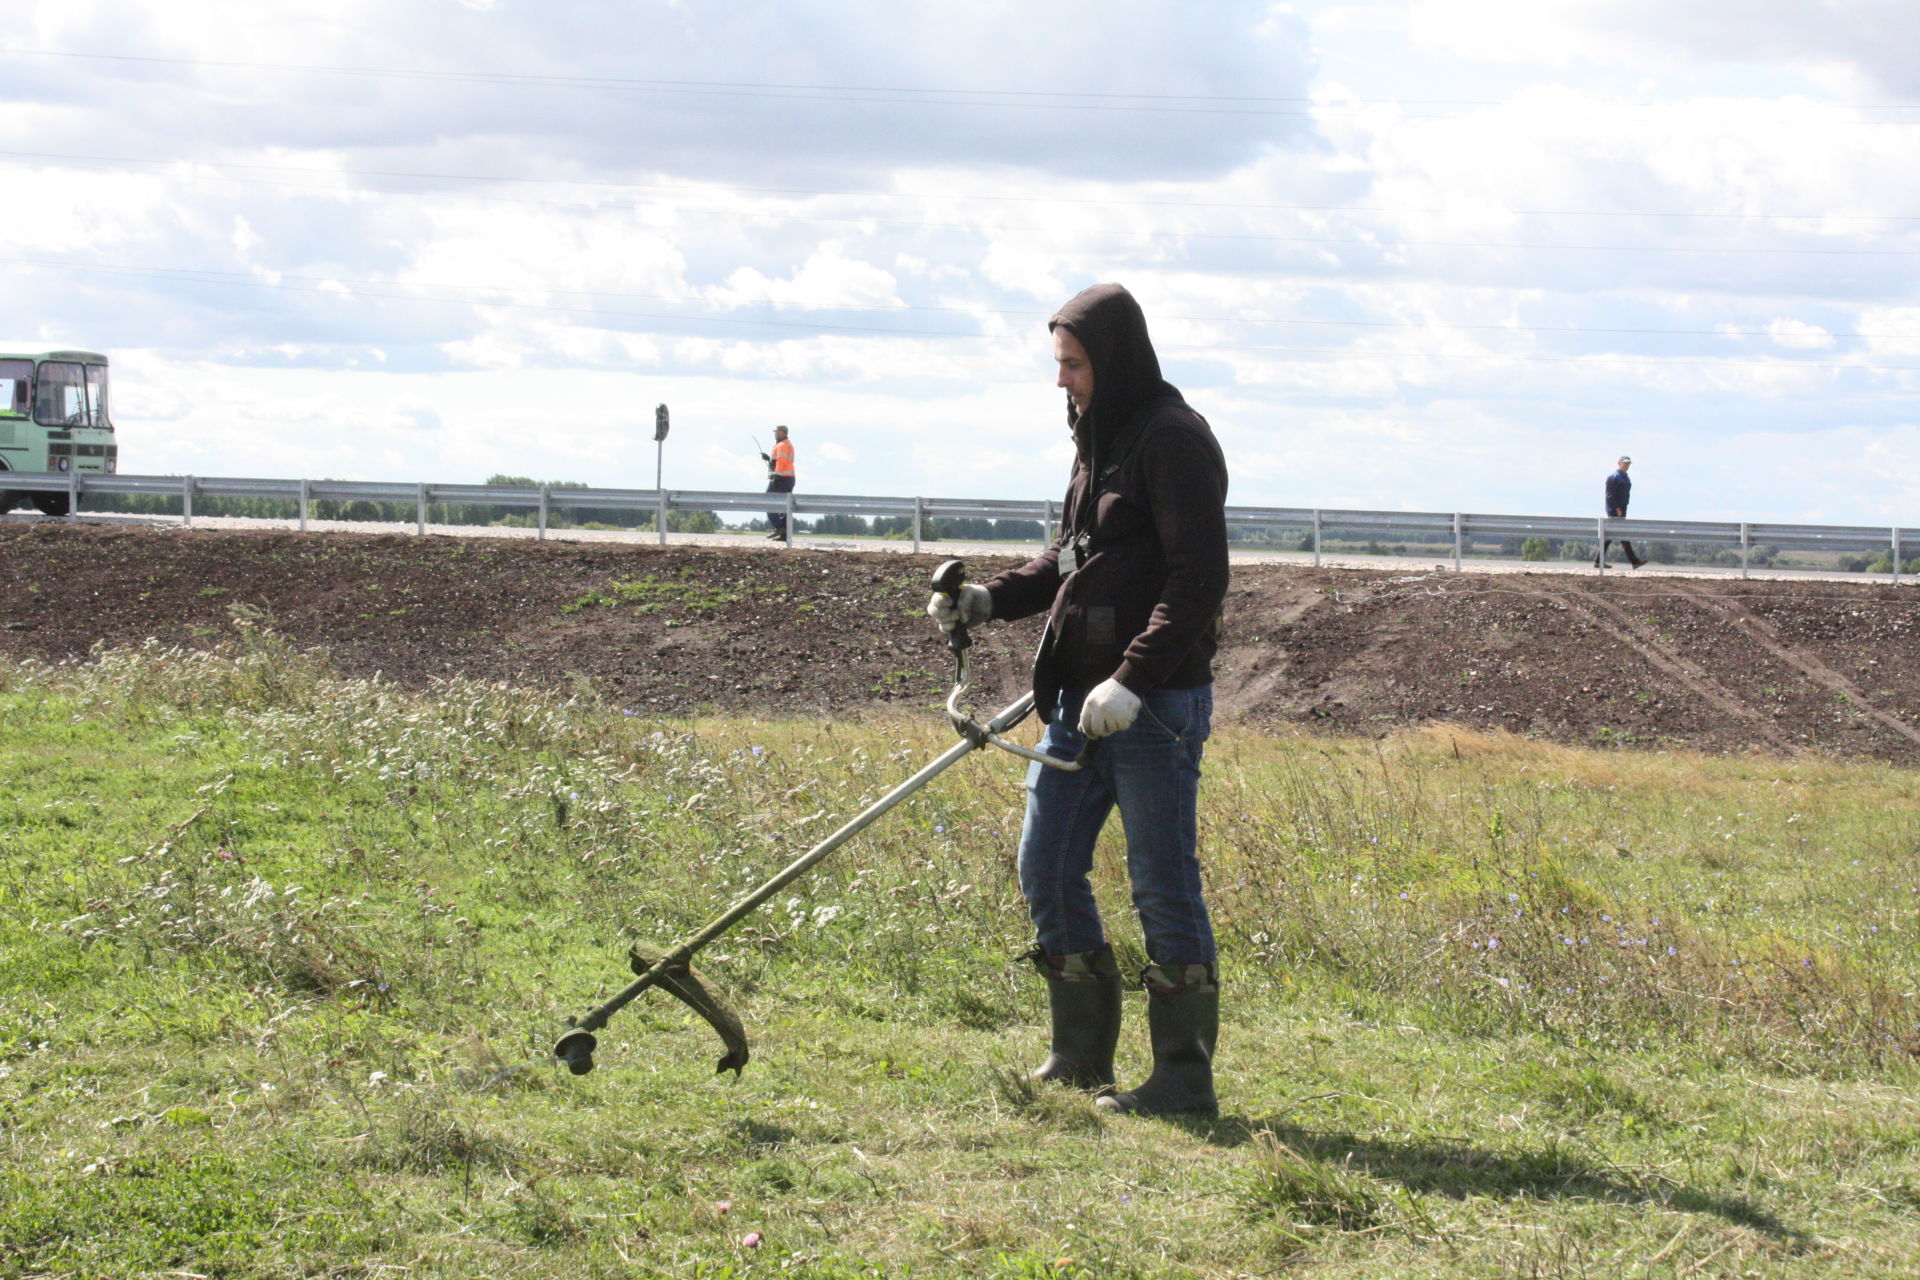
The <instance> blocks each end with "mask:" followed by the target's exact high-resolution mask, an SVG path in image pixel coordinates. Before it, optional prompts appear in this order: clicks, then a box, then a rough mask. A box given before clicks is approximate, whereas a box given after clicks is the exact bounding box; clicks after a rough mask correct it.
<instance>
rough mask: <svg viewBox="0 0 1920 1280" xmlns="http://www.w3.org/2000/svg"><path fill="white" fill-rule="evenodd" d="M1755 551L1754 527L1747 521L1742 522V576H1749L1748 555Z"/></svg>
mask: <svg viewBox="0 0 1920 1280" xmlns="http://www.w3.org/2000/svg"><path fill="white" fill-rule="evenodd" d="M1752 551H1753V528H1752V526H1751V525H1749V524H1748V523H1747V522H1746V521H1744V520H1742V521H1741V522H1740V576H1741V578H1743V579H1744V578H1745V577H1746V576H1747V556H1748V555H1749V554H1750V553H1751V552H1752Z"/></svg>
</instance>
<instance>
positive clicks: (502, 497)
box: [0, 471, 1920, 583]
mask: <svg viewBox="0 0 1920 1280" xmlns="http://www.w3.org/2000/svg"><path fill="white" fill-rule="evenodd" d="M0 475H3V476H4V479H0V489H6V490H12V491H14V492H20V493H62V494H66V495H67V498H68V503H69V507H68V509H69V510H72V511H78V510H79V509H80V507H81V505H82V501H83V499H84V498H86V496H87V495H89V494H101V495H106V494H131V495H152V496H161V497H177V498H179V499H180V511H181V519H182V521H183V522H184V523H186V524H188V525H191V524H192V523H193V504H194V499H195V498H277V499H280V500H282V501H287V502H292V503H295V504H296V505H297V508H298V511H299V521H300V527H301V528H302V529H304V528H306V527H307V520H308V517H309V513H310V512H311V510H312V505H313V503H314V502H316V501H320V500H323V499H328V500H333V501H340V502H354V501H365V502H403V503H410V504H412V505H413V507H414V513H415V521H414V527H415V529H416V530H417V531H418V532H421V533H425V532H426V527H427V508H428V506H430V505H434V504H442V503H469V504H474V505H485V506H495V507H513V508H521V509H525V510H528V511H532V512H537V513H538V519H537V521H536V526H537V528H538V530H539V535H540V537H542V538H544V537H546V535H547V528H548V524H549V521H550V519H551V513H552V511H553V508H555V507H563V508H566V509H569V510H582V509H588V510H613V511H646V512H650V513H652V514H653V515H654V516H655V520H654V527H655V528H656V529H657V530H658V531H659V537H660V541H661V543H663V544H664V543H665V542H666V540H667V527H666V526H667V519H666V518H667V515H668V514H669V513H670V512H674V511H755V512H760V511H768V510H769V509H772V510H775V511H778V510H782V509H784V510H785V513H786V515H787V527H788V528H789V529H790V530H795V533H794V536H795V538H796V539H797V538H798V536H799V534H798V531H797V527H796V526H795V525H794V523H793V518H794V517H795V516H820V515H852V516H862V517H866V518H868V519H871V518H874V517H893V518H905V519H910V520H911V521H912V522H913V524H912V528H913V549H914V550H915V551H918V550H920V544H921V541H922V531H923V529H924V527H925V525H926V522H927V521H929V520H954V519H964V520H1032V521H1034V522H1036V523H1037V524H1039V525H1040V526H1041V527H1042V528H1043V529H1045V530H1047V531H1048V533H1049V535H1051V531H1052V529H1053V527H1054V523H1055V521H1056V519H1057V518H1058V516H1059V504H1058V503H1056V502H1054V501H1052V500H1042V501H1023V500H1018V499H1011V500H1010V499H998V498H923V497H915V498H898V497H876V496H871V495H863V494H824V493H822V494H816V493H805V494H801V493H786V494H769V493H763V492H759V491H757V490H701V489H591V488H588V489H573V488H555V487H553V486H551V485H536V486H526V485H518V486H512V485H478V484H423V483H415V484H409V483H404V482H387V481H365V480H275V479H234V478H227V477H213V476H129V475H101V474H97V473H85V472H24V471H9V472H4V473H0ZM1226 516H1227V525H1228V527H1229V528H1239V529H1267V530H1272V531H1275V532H1277V533H1292V534H1295V535H1297V536H1301V537H1303V539H1304V540H1305V541H1306V542H1307V543H1308V544H1309V546H1310V549H1311V550H1312V552H1313V562H1314V564H1315V565H1319V564H1320V562H1321V556H1322V549H1323V547H1324V545H1325V543H1326V542H1327V541H1328V540H1330V539H1339V540H1342V541H1354V540H1358V539H1364V540H1367V541H1379V540H1382V539H1385V538H1392V539H1395V540H1397V541H1410V540H1418V541H1420V542H1423V543H1427V544H1429V545H1433V544H1438V545H1440V546H1442V547H1447V546H1450V547H1451V550H1452V553H1453V567H1454V568H1455V569H1458V568H1460V563H1461V560H1462V559H1463V558H1464V557H1465V556H1466V555H1468V554H1470V552H1471V551H1472V548H1473V546H1474V544H1475V543H1476V542H1477V541H1484V540H1488V539H1501V540H1506V539H1511V538H1550V539H1560V540H1563V541H1565V540H1577V541H1583V542H1586V541H1590V542H1593V543H1595V544H1599V543H1602V542H1605V541H1607V540H1609V539H1611V540H1613V541H1620V540H1623V539H1624V540H1626V541H1632V542H1650V543H1651V542H1688V543H1694V544H1696V545H1703V546H1717V547H1726V548H1729V549H1734V548H1737V549H1738V550H1739V552H1740V575H1741V576H1742V577H1745V576H1747V572H1748V568H1749V561H1750V559H1751V556H1752V552H1753V548H1755V547H1757V546H1771V547H1776V548H1781V549H1791V550H1800V551H1805V550H1823V551H1853V552H1879V551H1888V552H1890V553H1891V558H1892V561H1893V581H1894V582H1896V583H1898V582H1899V581H1900V578H1901V571H1900V565H1901V560H1902V558H1903V555H1904V554H1905V553H1907V552H1912V553H1913V554H1916V555H1920V527H1901V526H1893V527H1887V526H1884V525H1822V524H1775V523H1760V522H1728V521H1709V520H1637V519H1618V520H1616V519H1611V518H1607V517H1595V518H1593V519H1587V518H1584V517H1579V516H1528V515H1483V514H1469V513H1466V512H1440V511H1344V510H1330V509H1321V508H1313V507H1228V508H1227V512H1226ZM789 545H791V544H789ZM1302 549H1303V550H1305V549H1308V548H1307V547H1303V548H1302Z"/></svg>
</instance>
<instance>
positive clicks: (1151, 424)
mask: <svg viewBox="0 0 1920 1280" xmlns="http://www.w3.org/2000/svg"><path fill="white" fill-rule="evenodd" d="M1047 327H1048V329H1049V330H1050V331H1051V332H1052V334H1053V353H1054V360H1055V363H1056V364H1057V365H1058V368H1059V376H1058V378H1057V385H1059V386H1060V387H1062V388H1064V389H1065V390H1066V392H1067V425H1068V427H1069V428H1070V429H1071V430H1072V433H1073V442H1074V449H1075V457H1074V464H1073V470H1072V473H1071V476H1070V478H1069V480H1068V483H1067V496H1066V503H1065V506H1064V514H1063V519H1062V526H1061V531H1060V536H1059V537H1058V538H1057V539H1056V540H1055V542H1054V545H1052V546H1051V547H1049V548H1047V550H1045V551H1043V552H1042V553H1041V554H1040V555H1038V556H1036V557H1034V559H1032V560H1031V561H1029V562H1028V563H1026V564H1024V565H1021V566H1019V567H1018V568H1015V569H1010V570H1008V571H1006V572H1005V573H1002V574H1000V575H998V576H997V577H995V578H993V579H992V580H990V581H988V582H986V583H984V584H969V585H967V586H964V587H962V588H961V589H960V590H959V592H958V593H956V594H948V593H944V592H936V594H935V595H934V597H933V599H932V601H931V602H929V604H928V605H927V612H928V614H929V615H930V616H932V617H933V619H934V620H935V621H936V622H938V623H939V624H940V625H941V626H942V627H943V628H952V627H953V626H954V625H955V624H956V623H957V624H959V625H961V626H963V627H971V626H975V625H978V624H979V623H982V622H986V621H988V620H989V619H992V618H1000V619H1006V620H1012V619H1017V618H1024V617H1027V616H1029V615H1031V614H1036V613H1039V612H1042V611H1043V610H1044V611H1047V626H1046V630H1045V632H1044V634H1043V635H1042V637H1041V641H1040V648H1039V652H1038V653H1037V654H1036V655H1035V657H1034V664H1033V693H1034V707H1035V709H1036V710H1037V711H1038V712H1039V713H1040V716H1041V718H1042V719H1043V720H1045V721H1046V722H1047V730H1046V734H1045V736H1044V738H1043V739H1042V742H1041V747H1042V750H1044V751H1045V752H1046V753H1047V754H1049V755H1051V756H1055V757H1058V758H1060V759H1064V760H1070V759H1073V758H1075V757H1077V756H1079V755H1081V753H1082V751H1083V749H1084V748H1086V747H1087V746H1088V745H1089V743H1091V745H1092V750H1091V751H1090V752H1088V753H1087V755H1086V757H1085V759H1086V764H1085V767H1084V768H1082V769H1079V770H1073V771H1069V770H1060V769H1049V768H1045V767H1043V766H1041V765H1039V764H1034V765H1032V766H1030V768H1029V770H1028V773H1027V814H1026V822H1025V826H1024V828H1023V830H1022V831H1021V835H1020V887H1021V891H1022V893H1023V894H1024V895H1025V897H1026V900H1027V908H1028V914H1029V915H1030V917H1031V918H1032V920H1033V926H1034V931H1035V934H1036V939H1037V941H1036V945H1035V947H1034V949H1033V951H1032V952H1031V953H1029V956H1030V958H1031V959H1032V960H1033V961H1034V963H1035V965H1036V967H1037V968H1038V969H1039V970H1040V972H1041V974H1042V975H1044V976H1045V978H1046V979H1047V995H1048V1003H1049V1006H1050V1011H1051V1014H1052V1023H1053V1028H1052V1044H1051V1048H1052V1052H1051V1054H1050V1055H1049V1056H1048V1058H1047V1060H1046V1062H1045V1063H1043V1064H1042V1065H1041V1066H1040V1067H1039V1068H1038V1069H1037V1070H1036V1071H1035V1072H1034V1073H1033V1074H1034V1076H1035V1077H1036V1078H1039V1079H1045V1080H1059V1081H1063V1082H1065V1083H1067V1084H1070V1085H1073V1086H1075V1087H1078V1088H1082V1089H1086V1090H1089V1091H1092V1092H1095V1093H1098V1094H1099V1095H1100V1096H1099V1097H1098V1098H1097V1099H1096V1105H1098V1106H1100V1107H1102V1108H1106V1109H1110V1110H1115V1111H1137V1112H1144V1113H1150V1114H1166V1113H1178V1112H1200V1113H1205V1114H1212V1113H1215V1112H1217V1111H1218V1109H1219V1104H1218V1102H1217V1100H1216V1096H1215V1094H1214V1088H1213V1054H1214V1046H1215V1043H1216V1041H1217V1039H1218V1036H1219V1022H1220V1016H1219V1015H1220V988H1219V974H1218V970H1217V967H1216V954H1215V950H1214V939H1213V927H1212V923H1211V921H1210V920H1209V917H1208V914H1207V906H1206V902H1205V901H1204V899H1203V898H1202V895H1201V879H1200V862H1199V859H1198V857H1197V855H1196V850H1195V844H1196V832H1195V806H1196V798H1197V794H1198V789H1199V782H1200V757H1201V751H1202V747H1203V745H1204V743H1205V742H1206V739H1207V735H1208V732H1209V729H1210V723H1211V717H1212V711H1213V670H1212V660H1213V655H1214V651H1215V649H1216V648H1217V646H1218V643H1219V637H1220V619H1221V607H1222V604H1223V602H1224V601H1225V599H1226V591H1227V535H1226V495H1227V468H1226V461H1225V459H1224V457H1223V456H1222V454H1221V452H1220V446H1219V444H1218V443H1217V442H1216V441H1215V440H1214V437H1213V432H1212V430H1211V429H1210V428H1209V427H1208V426H1207V421H1206V419H1205V418H1202V417H1201V416H1200V415H1199V414H1197V413H1195V412H1194V411H1193V410H1192V409H1191V408H1189V407H1188V405H1187V403H1186V401H1185V400H1184V399H1183V398H1182V397H1181V395H1180V392H1179V390H1178V389H1177V388H1175V387H1174V386H1173V385H1172V384H1171V383H1168V382H1166V381H1165V380H1164V379H1162V378H1161V376H1160V361H1159V358H1158V357H1157V356H1156V355H1155V353H1154V350H1153V343H1152V341H1151V340H1150V339H1149V337H1148V336H1147V323H1146V317H1145V315H1144V314H1143V313H1142V312H1141V309H1140V305H1139V303H1138V302H1136V301H1135V300H1134V298H1133V295H1132V294H1130V293H1128V292H1127V291H1126V290H1125V289H1124V288H1122V287H1121V286H1119V285H1117V284H1101V285H1095V286H1093V287H1092V288H1090V289H1087V290H1084V291H1083V292H1081V293H1080V294H1078V295H1076V296H1075V297H1074V298H1073V299H1072V300H1071V301H1069V302H1068V303H1067V304H1066V305H1065V306H1064V307H1062V308H1061V309H1060V311H1059V313H1058V314H1056V315H1055V316H1054V317H1053V318H1052V320H1050V321H1049V322H1048V326H1047ZM1116 807H1117V808H1118V809H1119V810H1120V817H1121V821H1122V823H1123V824H1124V825H1125V828H1126V836H1127V872H1128V876H1129V878H1130V879H1131V881H1132V886H1133V903H1134V908H1135V910H1136V911H1137V912H1138V913H1139V916H1140V926H1141V930H1142V932H1143V934H1144V935H1145V940H1146V950H1147V958H1148V960H1149V963H1148V965H1147V967H1146V969H1145V971H1144V972H1143V973H1142V975H1141V979H1142V985H1144V986H1145V988H1146V991H1147V1025H1148V1031H1149V1038H1150V1040H1151V1042H1152V1045H1153V1073H1152V1074H1151V1075H1150V1076H1149V1077H1148V1078H1147V1080H1146V1081H1145V1082H1144V1083H1143V1084H1141V1085H1140V1086H1139V1087H1137V1088H1135V1089H1132V1090H1129V1091H1127V1092H1124V1093H1115V1092H1113V1085H1114V1073H1113V1055H1114V1046H1115V1044H1116V1043H1117V1042H1118V1040H1119V1035H1120V1017H1121V1008H1122V999H1121V985H1122V984H1121V976H1120V970H1119V966H1118V965H1117V964H1116V963H1115V960H1114V956H1113V948H1112V946H1111V944H1110V943H1109V942H1108V940H1107V936H1106V932H1105V929H1104V927H1103V926H1102V923H1101V920H1100V913H1099V910H1098V908H1097V906H1096V905H1095V901H1094V896H1093V889H1092V886H1091V884H1090V882H1089V880H1088V876H1089V873H1090V872H1091V870H1092V866H1093V850H1094V843H1095V841H1096V839H1097V838H1098V836H1099V834H1100V828H1101V827H1102V826H1103V825H1104V824H1105V822H1106V820H1107V818H1108V816H1109V815H1110V814H1111V813H1112V811H1113V810H1114V809H1115V808H1116Z"/></svg>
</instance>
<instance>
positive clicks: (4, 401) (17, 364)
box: [0, 360, 33, 418]
mask: <svg viewBox="0 0 1920 1280" xmlns="http://www.w3.org/2000/svg"><path fill="white" fill-rule="evenodd" d="M32 388H33V361H31V360H0V418H24V417H26V416H27V402H28V393H29V392H30V391H31V390H32Z"/></svg>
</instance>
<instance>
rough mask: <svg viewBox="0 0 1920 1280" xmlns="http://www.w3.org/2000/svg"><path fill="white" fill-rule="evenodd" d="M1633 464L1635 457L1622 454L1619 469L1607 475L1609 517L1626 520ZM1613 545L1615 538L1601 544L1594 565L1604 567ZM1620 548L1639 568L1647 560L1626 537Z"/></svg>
mask: <svg viewBox="0 0 1920 1280" xmlns="http://www.w3.org/2000/svg"><path fill="white" fill-rule="evenodd" d="M1632 465H1633V459H1632V458H1629V457H1625V456H1622V457H1621V459H1620V462H1619V469H1618V470H1616V471H1615V472H1614V473H1613V474H1612V475H1610V476H1608V477H1607V517H1608V518H1609V519H1613V520H1624V519H1626V516H1627V500H1628V499H1629V498H1631V497H1632V496H1633V481H1631V480H1629V479H1627V468H1628V467H1631V466H1632ZM1612 545H1613V539H1612V538H1607V539H1605V540H1604V541H1602V542H1601V544H1600V554H1599V555H1597V556H1595V557H1594V558H1593V567H1594V568H1596V569H1600V568H1604V567H1605V562H1606V558H1607V548H1608V547H1610V546H1612ZM1620 549H1621V550H1622V551H1624V552H1626V553H1627V563H1628V564H1630V565H1632V566H1633V567H1634V568H1636V569H1638V568H1639V567H1640V566H1641V565H1643V564H1645V563H1646V561H1645V560H1642V559H1641V558H1640V557H1639V556H1637V555H1635V554H1634V553H1633V544H1632V543H1631V542H1628V541H1627V540H1626V539H1625V538H1622V539H1620Z"/></svg>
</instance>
